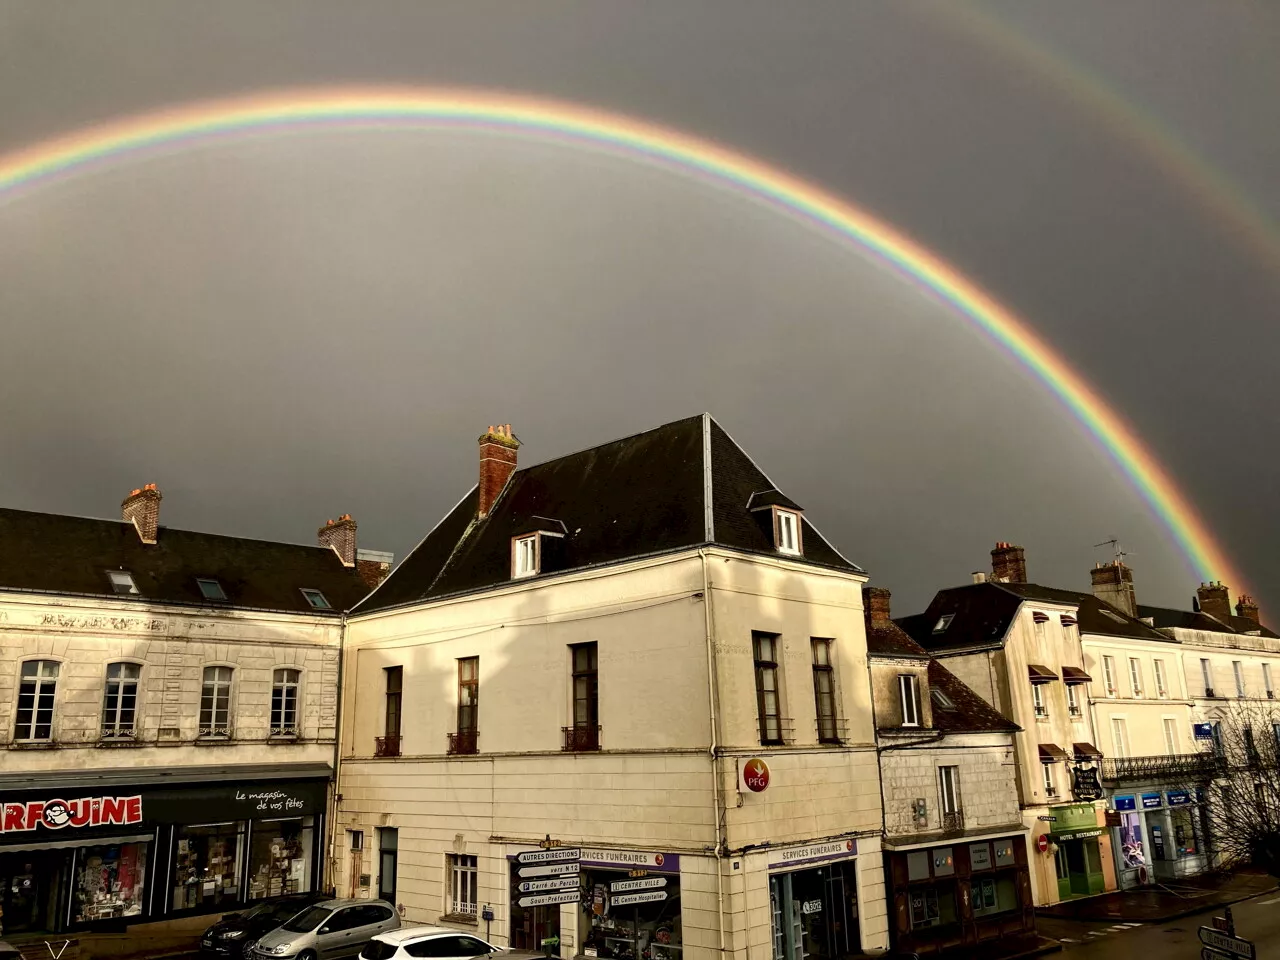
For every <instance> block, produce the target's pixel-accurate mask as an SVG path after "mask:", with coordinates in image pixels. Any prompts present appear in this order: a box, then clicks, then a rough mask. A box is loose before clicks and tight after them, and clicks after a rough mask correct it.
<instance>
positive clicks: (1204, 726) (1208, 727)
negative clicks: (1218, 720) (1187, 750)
mask: <svg viewBox="0 0 1280 960" xmlns="http://www.w3.org/2000/svg"><path fill="white" fill-rule="evenodd" d="M1191 727H1192V729H1193V730H1195V734H1196V739H1197V740H1212V739H1213V724H1212V723H1193V724H1192V725H1191Z"/></svg>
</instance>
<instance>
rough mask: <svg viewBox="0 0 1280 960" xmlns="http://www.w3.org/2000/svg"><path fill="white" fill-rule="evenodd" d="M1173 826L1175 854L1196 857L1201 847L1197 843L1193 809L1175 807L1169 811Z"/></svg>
mask: <svg viewBox="0 0 1280 960" xmlns="http://www.w3.org/2000/svg"><path fill="white" fill-rule="evenodd" d="M1169 822H1170V823H1171V824H1172V826H1173V846H1174V852H1175V853H1176V855H1177V856H1179V857H1194V856H1195V855H1196V854H1197V853H1198V852H1199V847H1200V845H1199V844H1198V843H1197V842H1196V840H1197V838H1196V818H1195V814H1194V812H1193V808H1192V807H1174V808H1173V809H1172V810H1170V811H1169Z"/></svg>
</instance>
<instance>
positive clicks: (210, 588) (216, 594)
mask: <svg viewBox="0 0 1280 960" xmlns="http://www.w3.org/2000/svg"><path fill="white" fill-rule="evenodd" d="M196 584H197V585H198V586H199V587H200V593H201V595H202V596H203V597H204V598H205V599H206V600H225V599H227V592H226V591H225V590H223V589H222V584H220V583H219V582H218V581H217V580H213V579H211V578H205V577H196Z"/></svg>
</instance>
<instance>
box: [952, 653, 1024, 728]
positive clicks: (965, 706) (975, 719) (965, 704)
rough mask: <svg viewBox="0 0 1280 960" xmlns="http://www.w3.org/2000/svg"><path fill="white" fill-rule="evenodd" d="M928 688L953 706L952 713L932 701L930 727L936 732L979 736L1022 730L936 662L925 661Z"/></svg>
mask: <svg viewBox="0 0 1280 960" xmlns="http://www.w3.org/2000/svg"><path fill="white" fill-rule="evenodd" d="M929 686H930V687H931V688H932V689H935V690H941V691H942V692H943V693H945V694H946V695H947V697H948V699H950V700H951V702H952V703H954V704H955V705H956V708H955V709H954V710H944V709H942V708H940V707H939V706H938V702H937V701H936V700H935V701H934V702H933V726H934V728H935V729H937V730H946V731H947V732H948V733H979V732H982V731H988V730H997V731H999V730H1008V731H1017V730H1020V729H1022V728H1021V727H1019V726H1018V725H1017V724H1016V723H1014V722H1013V721H1012V720H1010V719H1008V718H1007V717H1005V716H1004V714H1002V713H1001V712H1000V711H999V710H997V709H996V708H995V707H993V706H992V705H991V704H989V703H987V701H985V700H983V699H982V697H980V696H978V694H977V693H975V692H974V691H973V689H971V688H970V687H969V686H968V685H967V684H965V682H964V681H963V680H961V679H960V678H959V677H957V676H956V675H955V674H954V673H952V672H951V671H950V670H948V669H947V668H946V667H944V666H943V665H942V664H940V663H939V662H938V661H937V660H930V661H929Z"/></svg>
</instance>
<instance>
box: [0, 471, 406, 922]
mask: <svg viewBox="0 0 1280 960" xmlns="http://www.w3.org/2000/svg"><path fill="white" fill-rule="evenodd" d="M160 503H161V494H160V491H159V490H158V489H157V488H156V487H155V486H154V485H151V484H149V485H147V486H145V487H142V488H140V489H138V490H134V491H133V492H132V493H131V494H130V495H129V496H128V497H126V498H125V500H124V503H123V505H122V510H121V518H120V519H116V520H98V519H87V518H83V517H72V516H60V515H55V514H47V513H35V512H28V511H22V510H11V509H0V544H3V547H4V549H3V550H0V750H3V753H2V754H0V757H2V759H0V765H3V770H4V775H3V778H0V909H2V910H3V915H2V916H0V923H2V924H3V935H4V937H5V938H6V939H9V940H20V939H21V938H22V937H23V936H30V935H36V934H42V935H46V936H47V932H50V931H73V930H74V931H92V930H97V931H104V930H106V931H120V930H123V929H124V928H125V927H130V928H134V925H149V926H146V927H138V928H136V929H137V930H138V933H137V936H138V938H141V939H142V940H145V938H146V936H147V934H146V931H147V930H150V931H152V932H155V933H157V935H158V934H159V932H160V931H162V930H164V929H170V928H172V926H173V925H175V924H177V925H178V926H182V925H183V924H184V923H185V925H186V927H187V928H188V929H189V928H190V927H192V926H193V925H195V924H207V920H206V919H202V918H203V917H205V916H206V915H209V914H215V913H223V912H226V911H228V910H231V909H234V908H237V907H240V906H241V905H244V904H250V903H253V902H256V901H260V900H262V899H265V898H270V897H273V896H278V895H281V894H285V893H293V892H300V891H311V890H317V889H320V888H321V884H322V883H323V869H324V866H325V851H324V848H323V845H322V838H323V837H324V835H325V828H326V820H327V817H326V814H327V810H328V806H327V804H328V788H329V784H330V780H331V777H332V774H333V769H334V764H335V760H336V756H335V748H336V724H337V705H338V699H337V689H338V682H339V671H340V661H339V651H340V645H341V631H342V611H343V610H344V609H346V608H348V607H350V606H353V605H354V604H355V602H356V601H357V600H359V599H360V598H361V597H362V596H364V594H366V593H367V592H368V590H369V588H370V586H371V585H373V584H375V583H376V582H377V581H378V580H379V579H380V577H381V576H382V575H384V573H385V570H384V566H385V564H386V563H387V562H388V558H387V557H385V556H382V555H379V556H375V557H374V558H372V559H366V560H365V561H361V560H360V559H359V555H358V552H357V550H356V545H355V523H354V521H352V520H351V519H350V518H349V517H344V518H342V520H340V521H333V522H331V523H329V524H326V525H325V527H324V528H323V529H322V530H321V531H320V535H319V539H320V543H319V544H318V545H314V546H297V545H292V544H283V543H272V542H267V541H261V540H250V539H245V538H240V537H227V536H218V535H214V534H206V533H195V532H192V531H188V530H177V529H173V528H171V527H168V526H165V525H162V524H161V523H160ZM188 921H189V922H188ZM157 923H159V924H161V926H160V927H157V926H156V924H157ZM140 942H141V941H140Z"/></svg>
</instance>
